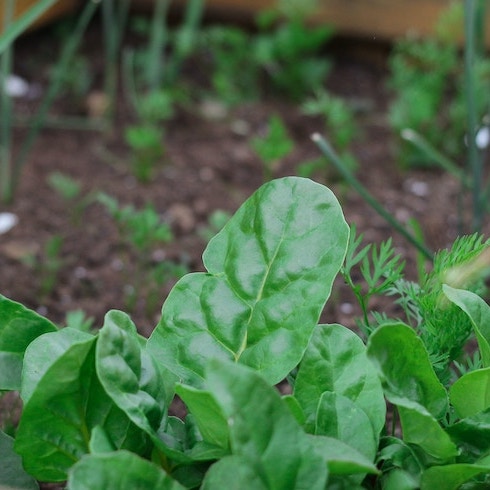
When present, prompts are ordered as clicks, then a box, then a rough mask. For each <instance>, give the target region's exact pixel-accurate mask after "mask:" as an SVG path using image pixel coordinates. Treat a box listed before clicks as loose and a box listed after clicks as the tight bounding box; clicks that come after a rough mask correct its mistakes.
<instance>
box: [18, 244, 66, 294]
mask: <svg viewBox="0 0 490 490" xmlns="http://www.w3.org/2000/svg"><path fill="white" fill-rule="evenodd" d="M62 246H63V237H62V236H60V235H54V236H52V237H50V238H49V239H48V240H47V241H46V243H45V244H44V246H43V247H42V249H41V251H40V252H39V254H36V253H33V254H29V255H26V256H24V257H23V258H22V261H23V262H24V263H25V264H26V265H27V266H29V267H30V268H31V269H32V270H33V272H34V275H35V277H36V281H37V283H38V285H37V288H38V295H39V297H40V299H41V301H44V300H45V299H46V298H48V297H49V296H50V295H51V293H52V292H53V291H54V289H55V287H56V285H57V283H58V276H59V273H60V271H61V269H62V268H63V266H64V264H65V261H64V260H63V259H62V257H61V252H62Z"/></svg>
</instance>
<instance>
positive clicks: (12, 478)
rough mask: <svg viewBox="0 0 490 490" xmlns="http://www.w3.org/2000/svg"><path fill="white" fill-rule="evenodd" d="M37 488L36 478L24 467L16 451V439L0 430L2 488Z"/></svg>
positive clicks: (28, 489) (33, 489)
mask: <svg viewBox="0 0 490 490" xmlns="http://www.w3.org/2000/svg"><path fill="white" fill-rule="evenodd" d="M4 487H6V488H7V489H9V488H10V489H17V490H36V489H38V488H39V486H38V484H37V483H36V480H35V479H34V478H32V476H29V475H28V474H27V473H26V472H25V470H24V468H23V467H22V459H21V457H20V456H19V455H18V454H17V453H16V452H15V451H14V440H13V439H12V438H11V437H10V436H8V435H7V434H5V433H4V432H2V431H0V488H4Z"/></svg>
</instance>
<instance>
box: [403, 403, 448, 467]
mask: <svg viewBox="0 0 490 490" xmlns="http://www.w3.org/2000/svg"><path fill="white" fill-rule="evenodd" d="M396 406H397V409H398V413H399V415H400V422H401V426H402V432H403V440H404V441H405V442H406V443H407V444H415V445H417V446H419V447H421V448H422V449H423V450H424V451H425V452H426V453H427V454H428V455H429V456H430V457H431V458H433V459H435V460H437V461H439V462H441V463H447V462H452V460H453V459H454V458H455V457H456V456H457V455H458V448H457V446H456V444H454V443H453V442H452V441H451V439H450V437H449V436H448V435H447V433H446V432H445V431H444V430H443V429H442V427H441V426H440V425H439V423H438V422H437V420H436V419H435V418H434V417H433V416H432V415H431V414H430V413H429V412H428V411H427V410H426V409H425V407H423V406H421V405H419V404H418V403H416V402H412V401H410V400H402V399H398V400H397V403H396Z"/></svg>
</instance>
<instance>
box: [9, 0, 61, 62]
mask: <svg viewBox="0 0 490 490" xmlns="http://www.w3.org/2000/svg"><path fill="white" fill-rule="evenodd" d="M4 1H5V2H6V3H5V4H4V6H5V8H8V6H9V4H10V3H11V2H10V0H4ZM57 1H58V0H38V1H37V2H35V3H34V5H33V6H32V7H31V8H30V9H29V10H27V11H26V12H25V13H24V14H22V15H21V16H20V17H19V18H18V19H17V20H16V21H15V22H10V23H5V21H6V20H7V17H4V30H3V33H2V35H1V36H0V54H1V53H3V52H4V51H5V50H6V49H8V48H9V47H10V46H11V45H12V43H13V42H14V41H15V39H17V38H18V37H19V36H20V35H21V34H22V33H23V32H25V31H26V29H27V28H28V27H29V26H30V25H31V24H32V23H33V22H34V21H35V20H36V19H37V18H38V17H40V16H41V15H42V14H43V13H44V12H46V10H48V9H49V8H50V7H52V6H53V5H54V4H55V3H56V2H57ZM13 3H15V1H14V2H13Z"/></svg>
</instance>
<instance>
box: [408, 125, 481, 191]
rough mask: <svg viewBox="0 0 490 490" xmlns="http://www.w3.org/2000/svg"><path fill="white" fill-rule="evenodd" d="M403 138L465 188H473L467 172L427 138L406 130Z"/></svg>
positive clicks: (411, 130)
mask: <svg viewBox="0 0 490 490" xmlns="http://www.w3.org/2000/svg"><path fill="white" fill-rule="evenodd" d="M401 137H402V138H403V139H404V140H406V141H408V142H410V143H412V144H413V145H414V146H415V147H416V148H417V149H418V150H420V151H421V152H423V153H424V154H425V155H426V156H427V157H428V158H430V159H431V160H432V161H433V162H434V163H435V164H437V165H439V167H441V168H442V169H443V170H445V171H446V172H448V173H450V174H451V175H454V177H456V178H457V179H458V180H459V181H460V182H461V183H463V185H464V187H466V188H469V187H470V186H471V180H470V179H469V178H468V176H467V175H466V173H465V172H463V171H462V170H461V168H460V167H458V165H457V164H456V163H455V162H453V161H452V160H451V159H449V158H447V157H446V156H445V155H443V154H442V153H441V152H440V151H439V150H438V149H437V148H435V147H434V146H433V145H432V144H431V143H430V142H429V141H428V140H427V139H426V138H424V137H423V136H422V135H421V134H420V133H418V132H417V131H415V130H413V129H409V128H407V129H404V130H403V131H402V132H401Z"/></svg>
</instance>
